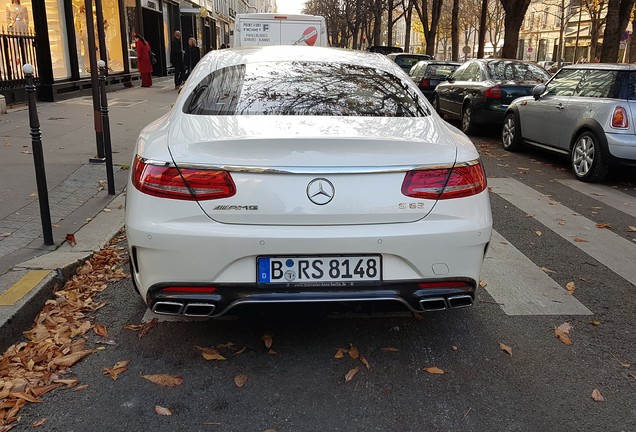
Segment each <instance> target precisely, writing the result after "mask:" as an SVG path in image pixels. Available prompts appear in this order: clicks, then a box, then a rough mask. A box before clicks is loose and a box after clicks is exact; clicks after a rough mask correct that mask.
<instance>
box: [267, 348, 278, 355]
mask: <svg viewBox="0 0 636 432" xmlns="http://www.w3.org/2000/svg"><path fill="white" fill-rule="evenodd" d="M267 354H269V355H276V354H278V353H277V352H276V351H274V350H273V349H270V350H269V351H267Z"/></svg>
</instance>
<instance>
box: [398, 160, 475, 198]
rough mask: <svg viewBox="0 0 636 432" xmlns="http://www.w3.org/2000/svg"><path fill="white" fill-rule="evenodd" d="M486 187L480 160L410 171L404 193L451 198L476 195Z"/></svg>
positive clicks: (404, 183) (422, 196)
mask: <svg viewBox="0 0 636 432" xmlns="http://www.w3.org/2000/svg"><path fill="white" fill-rule="evenodd" d="M484 189H486V174H485V173H484V168H483V167H482V165H481V162H479V161H473V162H471V163H470V164H467V165H460V166H456V167H454V168H435V169H430V170H418V171H409V172H408V173H406V176H405V177H404V181H403V182H402V193H403V194H404V195H406V196H408V197H411V198H421V199H434V200H442V199H451V198H462V197H467V196H470V195H476V194H478V193H480V192H482V191H483V190H484Z"/></svg>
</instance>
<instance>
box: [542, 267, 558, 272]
mask: <svg viewBox="0 0 636 432" xmlns="http://www.w3.org/2000/svg"><path fill="white" fill-rule="evenodd" d="M541 270H543V271H544V272H545V273H556V271H554V270H552V269H549V268H547V267H541Z"/></svg>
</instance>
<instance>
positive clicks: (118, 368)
mask: <svg viewBox="0 0 636 432" xmlns="http://www.w3.org/2000/svg"><path fill="white" fill-rule="evenodd" d="M128 363H130V360H122V361H118V362H117V363H115V366H113V367H112V368H104V371H103V372H102V375H107V376H110V377H111V378H112V379H113V380H116V379H117V377H118V376H119V375H121V374H122V373H124V372H126V371H127V370H128Z"/></svg>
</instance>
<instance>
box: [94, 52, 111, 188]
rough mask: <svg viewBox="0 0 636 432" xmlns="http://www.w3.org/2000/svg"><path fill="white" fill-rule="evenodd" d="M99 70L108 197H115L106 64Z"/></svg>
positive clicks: (103, 63)
mask: <svg viewBox="0 0 636 432" xmlns="http://www.w3.org/2000/svg"><path fill="white" fill-rule="evenodd" d="M97 67H98V68H99V93H100V98H99V99H100V105H101V111H102V132H103V134H104V153H105V154H104V156H106V180H107V182H108V195H115V176H114V173H113V149H112V147H111V143H110V120H109V119H108V100H107V99H106V62H105V61H104V60H100V61H98V62H97Z"/></svg>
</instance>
